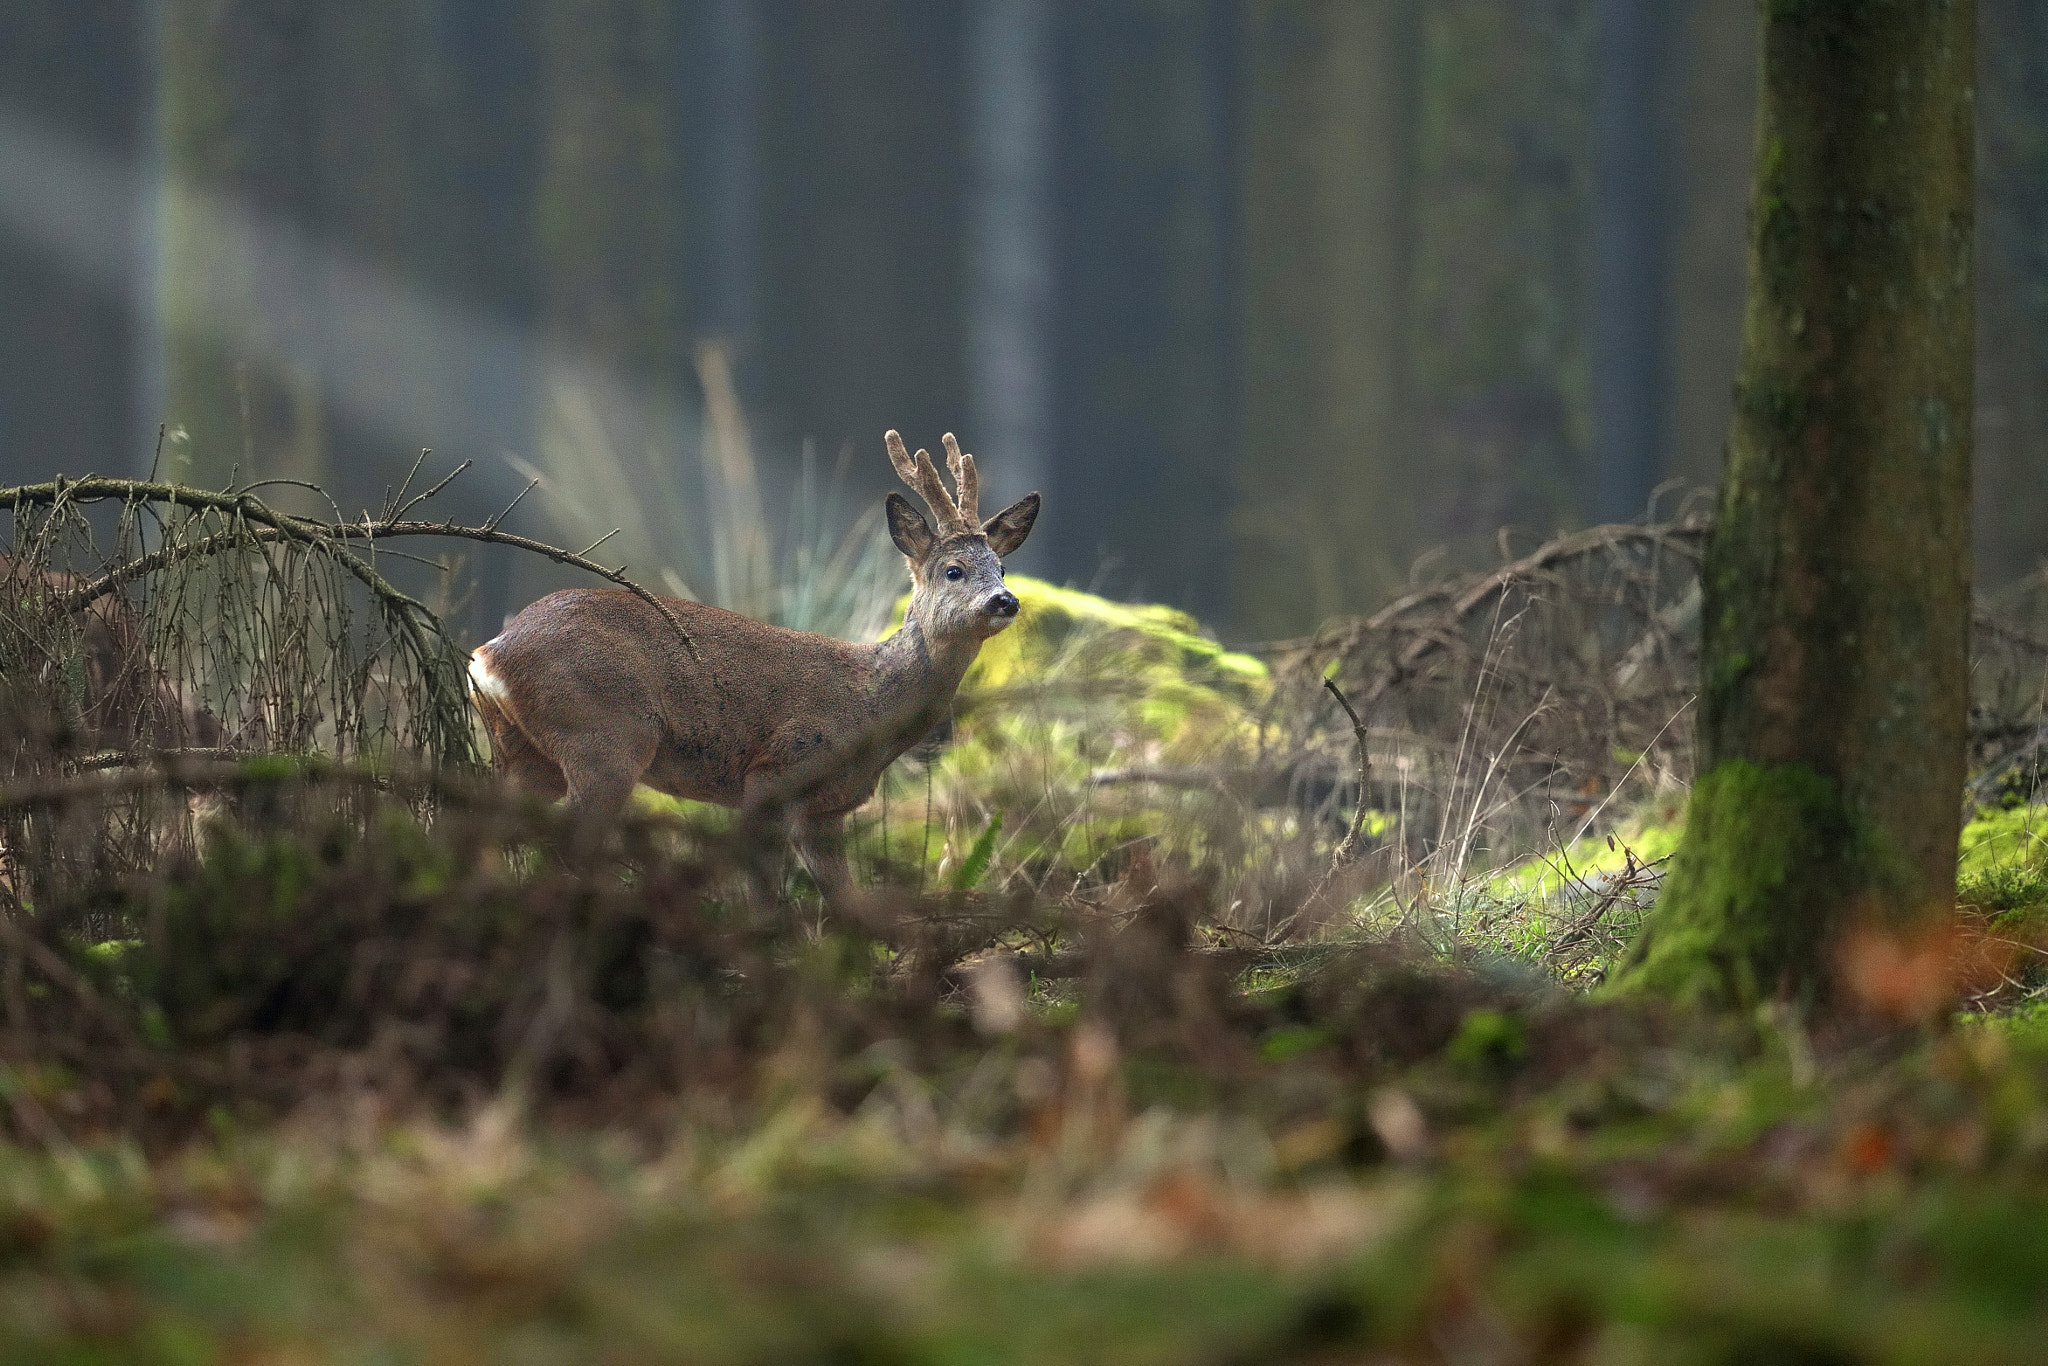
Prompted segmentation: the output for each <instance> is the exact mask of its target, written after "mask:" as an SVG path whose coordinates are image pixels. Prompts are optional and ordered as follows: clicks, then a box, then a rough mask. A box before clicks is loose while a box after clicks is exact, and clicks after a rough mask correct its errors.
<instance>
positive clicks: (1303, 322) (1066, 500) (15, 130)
mask: <svg viewBox="0 0 2048 1366" xmlns="http://www.w3.org/2000/svg"><path fill="white" fill-rule="evenodd" d="M1980 14H1981V23H1982V25H1983V29H1984V32H1983V35H1982V44H1981V50H1982V69H1981V71H1980V77H1979V91H1978V100H1977V107H1978V110H1979V121H1980V127H1979V142H1980V148H1981V155H1980V167H1979V170H1980V180H1979V184H1980V197H1979V223H1978V226H1979V239H1978V240H1979V250H1978V288H1979V295H1980V309H1979V330H1980V337H1979V343H1980V345H1979V370H1978V407H1977V452H1978V493H1977V498H1978V509H1979V511H1978V516H1977V526H1976V531H1977V545H1976V549H1977V561H1978V566H1979V574H1980V582H1981V585H1982V586H1984V587H1995V586H1997V585H1999V584H2002V583H2005V582H2009V581H2010V580H2012V579H2014V578H2016V577H2018V576H2021V575H2023V574H2026V573H2028V572H2029V571H2031V570H2033V569H2035V568H2036V567H2037V565H2038V564H2039V562H2040V560H2041V558H2042V555H2043V552H2044V549H2048V519H2044V518H2043V517H2042V516H2041V515H2040V511H2039V510H2040V509H2041V508H2042V507H2043V506H2044V505H2048V502H2044V496H2043V495H2044V494H2048V460H2044V458H2043V439H2044V437H2048V386H2044V383H2043V379H2044V369H2043V364H2044V361H2048V212H2044V210H2048V203H2044V201H2048V7H2044V6H2040V5H2037V4H2034V3H2032V2H2031V0H1982V3H1981V5H1980ZM1756 36H1757V35H1756V21H1755V14H1754V6H1753V5H1752V4H1751V3H1750V0H1672V3H1669V4H1647V3H1638V2H1637V0H1179V2H1177V3H1169V2H1168V0H1092V2H1091V3H1086V4H1082V3H1061V2H1059V0H955V2H954V3H941V0H697V2H696V3H656V2H655V0H508V2H505V3H497V2H494V0H409V2H406V0H357V2H356V3H350V4H345V5H333V4H328V5H322V4H314V3H310V0H300V2H299V3H286V2H285V0H146V2H130V3H116V2H115V0H63V2H62V3H60V2H59V0H14V2H13V3H11V4H7V5H5V6H0V483H18V482H27V481H31V480H40V479H44V478H47V477H49V476H50V475H51V474H53V473H55V472H59V471H62V472H65V473H69V474H82V473H85V472H88V471H92V472H98V473H104V474H128V475H142V474H146V473H148V472H149V471H150V470H151V469H152V468H156V469H157V470H158V471H159V473H160V474H161V475H163V476H165V477H177V478H181V479H185V480H187V481H190V482H197V483H202V484H210V485H220V484H224V483H226V482H227V481H228V480H229V479H230V478H235V479H239V480H241V481H244V482H247V481H250V480H252V479H267V478H280V479H296V480H305V481H310V482H314V483H317V484H319V485H321V486H323V487H324V488H326V489H327V490H328V491H329V492H330V493H331V494H333V496H334V497H335V499H336V500H337V501H338V503H339V505H340V507H341V509H342V511H343V512H344V513H352V512H355V511H356V510H358V509H359V508H360V507H361V506H363V505H365V504H374V503H376V502H377V501H379V500H380V498H381V497H382V496H383V492H384V490H385V489H387V488H388V487H391V486H393V485H396V484H397V483H398V482H399V481H400V480H401V479H402V478H403V477H404V476H405V473H406V470H407V469H408V468H409V467H410V466H411V464H412V462H413V460H414V458H415V457H416V455H417V454H418V451H419V448H421V447H429V446H430V447H432V448H433V449H434V451H435V456H434V459H433V461H432V463H431V465H430V466H429V469H430V471H440V472H445V471H446V470H447V469H449V468H452V466H453V465H454V464H455V463H456V462H457V461H459V460H463V459H473V460H475V461H476V467H475V468H474V469H473V470H472V471H471V472H470V473H469V474H467V475H465V476H464V478H463V479H462V480H461V481H459V482H458V483H457V485H456V486H455V487H454V489H453V490H451V492H450V493H449V494H448V495H447V496H446V497H445V498H444V499H443V500H442V512H443V513H444V514H445V513H453V514H454V515H458V516H462V517H467V518H470V519H481V518H483V517H485V516H487V515H489V514H490V513H492V512H494V511H496V510H497V509H498V508H499V507H501V506H502V505H504V504H505V503H506V502H508V501H509V500H510V499H511V497H512V496H513V495H515V494H517V493H518V492H519V490H520V489H521V488H522V487H524V486H525V484H526V483H527V482H528V480H529V479H530V478H532V477H535V476H538V477H540V478H542V479H543V480H544V481H545V483H544V486H543V488H542V489H541V490H540V491H537V492H536V493H535V494H534V495H532V496H531V497H530V498H529V499H528V500H527V501H526V502H525V503H523V504H522V505H521V507H520V509H519V510H518V512H516V513H515V514H514V516H513V520H512V521H511V522H508V523H507V525H508V527H509V528H511V529H516V530H523V531H527V532H529V533H530V534H537V535H543V536H548V537H550V538H553V539H557V540H560V541H563V542H567V543H569V548H571V549H578V548H580V547H581V546H582V545H583V544H585V543H587V542H588V540H590V539H591V537H590V536H587V535H583V534H582V533H583V532H584V531H585V530H586V529H587V528H588V527H590V526H599V527H600V528H601V529H604V530H609V529H610V528H611V527H614V526H617V527H621V528H622V531H621V534H620V536H619V537H617V538H615V539H613V540H611V541H609V542H607V543H606V545H605V547H604V549H603V551H602V554H603V555H605V556H607V557H609V562H613V563H617V562H620V561H623V562H625V563H627V564H628V565H630V566H632V567H633V572H634V573H635V575H636V577H642V578H644V579H645V580H646V581H647V582H649V583H650V584H653V585H655V586H660V583H661V582H663V581H664V580H663V578H662V577H661V576H660V575H659V574H658V573H657V572H656V571H657V570H658V569H660V568H662V567H664V566H673V567H674V569H675V572H674V574H672V575H670V576H669V578H668V581H669V582H671V583H673V582H674V581H676V578H677V576H697V577H701V574H702V573H703V572H707V571H704V570H702V569H701V566H703V565H705V564H709V563H711V558H710V557H707V556H705V555H704V554H703V553H701V551H698V550H693V549H692V547H702V546H706V545H709V544H710V543H711V542H712V541H713V540H714V539H716V538H717V537H718V536H719V535H720V534H729V532H730V528H729V527H726V528H722V527H721V526H720V524H719V523H720V518H721V516H722V515H723V514H722V513H720V512H719V511H716V510H718V509H727V510H729V509H730V508H732V507H733V506H734V505H735V502H734V500H735V498H739V499H740V500H741V501H744V500H745V499H749V498H752V499H756V500H758V501H759V502H760V503H761V504H762V505H763V506H764V507H765V508H766V510H767V511H766V515H767V517H768V519H769V520H770V521H771V522H775V521H779V520H780V519H781V518H783V517H784V516H785V515H787V514H788V512H789V509H790V504H791V503H792V501H794V500H797V499H799V498H802V499H804V500H806V502H807V505H810V506H808V515H813V516H820V515H829V516H831V517H835V518H838V519H839V520H840V521H841V522H842V523H849V524H850V523H851V521H852V519H853V517H854V516H855V515H856V514H857V513H859V512H861V511H863V510H865V509H867V508H869V507H871V506H872V505H873V504H874V503H875V502H876V501H877V500H878V499H879V496H880V494H881V493H882V492H883V491H884V490H885V489H887V488H889V487H892V486H893V483H894V481H893V476H892V475H891V474H890V472H889V469H888V464H887V461H886V459H885V457H884V455H883V453H882V447H881V433H882V431H883V430H884V429H885V428H887V427H897V428H899V429H901V430H902V431H903V432H904V434H905V436H906V437H907V438H908V439H909V440H910V441H911V443H912V444H913V446H915V445H927V446H932V447H933V448H936V446H937V442H938V437H939V434H940V433H941V432H942V431H946V430H953V431H957V432H959V433H960V434H961V437H962V440H963V444H964V445H965V446H966V448H967V449H969V450H971V451H974V452H976V453H977V455H978V456H979V457H980V458H981V460H982V462H983V466H984V470H985V478H986V480H987V481H988V482H989V483H990V484H991V485H992V486H993V489H992V493H991V494H990V495H988V496H985V497H984V499H983V503H984V507H985V508H988V509H993V508H995V507H998V506H1000V505H1001V504H1002V503H1003V502H1006V501H1008V500H1009V499H1010V498H1013V497H1015V496H1017V495H1019V494H1021V493H1023V492H1024V491H1026V490H1027V489H1030V488H1037V489H1040V490H1042V491H1043V492H1044V494H1045V496H1046V500H1047V501H1046V513H1045V516H1044V517H1043V518H1042V519H1041V521H1040V524H1039V528H1038V530H1037V532H1036V534H1035V535H1034V536H1033V538H1032V541H1031V543H1030V545H1029V546H1027V547H1026V548H1025V550H1024V551H1023V552H1022V553H1021V554H1020V555H1019V556H1018V557H1017V559H1016V561H1015V563H1016V565H1017V566H1018V567H1019V568H1022V569H1026V570H1028V571H1030V572H1033V573H1038V574H1042V575H1045V576H1048V577H1051V578H1054V579H1056V580H1061V581H1068V582H1073V583H1077V584H1080V585H1083V586H1090V587H1095V588H1098V589H1101V590H1104V591H1108V592H1110V593H1113V594H1116V595H1119V596H1129V597H1143V598H1148V599H1154V600H1160V601H1166V602H1171V603H1174V604H1176V605H1179V606H1182V607H1186V608H1189V609H1192V610H1193V611H1195V612H1197V613H1198V614H1200V615H1201V616H1202V617H1203V618H1204V620H1206V621H1208V622H1210V623H1212V624H1213V625H1214V626H1215V628H1216V629H1218V630H1219V631H1221V632H1222V633H1224V634H1225V635H1227V636H1230V637H1232V638H1237V639H1245V638H1252V637H1262V638H1270V637H1275V636H1282V635H1288V634H1294V633H1300V632H1305V631H1308V630H1311V629H1313V628H1314V626H1315V625H1316V624H1317V622H1318V621H1320V620H1321V619H1323V618H1325V617H1327V616H1329V615H1331V614H1335V613H1340V612H1358V611H1366V610H1370V609H1372V608H1373V607H1375V606H1377V605H1378V604H1380V603H1381V602H1382V601H1383V600H1384V599H1385V598H1386V597H1387V596H1388V595H1390V594H1391V593H1394V592H1396V591H1398V590H1399V589H1400V588H1402V587H1403V586H1405V585H1406V584H1408V583H1409V582H1410V581H1411V578H1412V577H1413V576H1415V575H1418V574H1420V575H1427V574H1430V573H1432V572H1436V571H1438V570H1441V569H1443V568H1446V567H1451V566H1455V565H1467V564H1472V563H1478V562H1484V561H1485V560H1487V559H1490V558H1492V557H1495V556H1497V555H1498V554H1499V553H1500V548H1499V546H1500V542H1499V534H1500V532H1501V529H1502V528H1504V527H1505V528H1509V529H1510V531H1509V532H1508V543H1509V544H1510V545H1513V546H1520V547H1526V546H1527V545H1528V544H1529V543H1531V542H1532V541H1533V540H1535V539H1538V538H1540V537H1543V536H1547V535H1549V534H1552V533H1554V532H1556V531H1558V530H1561V529H1565V528H1569V527H1573V526H1581V525H1586V524H1589V523H1593V522H1598V521H1605V520H1626V519H1629V518H1639V517H1642V516H1644V515H1645V514H1646V511H1648V510H1649V509H1650V508H1651V505H1652V499H1653V495H1656V496H1657V498H1658V501H1657V502H1656V504H1655V507H1656V509H1657V511H1658V513H1660V514H1668V513H1669V512H1670V511H1672V510H1673V509H1675V507H1676V506H1677V505H1678V501H1679V500H1680V498H1681V497H1682V496H1683V494H1684V490H1686V489H1688V488H1691V489H1697V488H1704V487H1710V486H1711V485H1712V483H1713V481H1714V480H1715V478H1716V477H1717V473H1718V466H1719V460H1720V451H1721V446H1722V443H1723V440H1724V438H1725V435H1726V431H1727V427H1728V408H1729V392H1730V386H1731V383H1732V380H1733V373H1734V366H1735V358H1736V350H1737V345H1738V340H1739V329H1740V323H1741V311H1742V293H1743V272H1744V253H1745V244H1744V220H1745V212H1746V203H1747V198H1748V189H1749V171H1750V159H1751V145H1750V144H1751V120H1752V103H1753V96H1754V72H1755V67H1756ZM721 405H722V406H721ZM707 408H709V409H712V410H720V411H723V412H724V413H725V415H726V419H727V421H726V425H724V426H723V427H717V428H716V430H717V432H722V433H724V434H725V436H726V437H728V438H729V437H730V436H731V435H732V433H733V431H734V430H735V428H734V426H733V425H732V417H733V412H734V410H735V409H736V410H737V412H738V413H739V414H743V416H744V421H745V424H746V429H747V434H749V435H750V438H751V442H750V444H751V449H752V451H753V454H754V456H755V458H756V461H755V464H754V465H752V466H749V467H746V468H741V467H740V466H738V465H735V463H734V462H733V461H732V460H731V459H721V457H720V454H719V451H717V450H713V449H709V448H708V447H707V442H710V443H711V444H712V445H716V444H717V437H716V435H715V434H714V435H713V436H707V422H706V417H707ZM160 424H162V425H164V427H165V428H166V430H167V431H168V433H169V439H168V440H167V441H166V442H165V443H164V444H163V447H162V449H161V450H159V448H158V439H157V434H158V429H159V425H160ZM714 426H715V424H714ZM728 454H729V452H728ZM807 469H808V472H809V473H808V475H807V474H806V470H807ZM835 476H836V481H837V482H836V484H835ZM806 478H808V479H809V483H808V484H806V483H805V482H804V481H805V480H806ZM749 480H752V481H753V482H752V483H751V484H749V485H748V486H747V487H745V488H738V487H736V485H737V484H743V483H746V482H747V481H749ZM714 486H715V487H714ZM805 488H808V489H809V493H808V494H802V493H800V490H802V489H805ZM833 489H836V492H834V493H832V494H831V496H829V497H828V496H827V491H828V490H833ZM1660 490H1662V492H1661V494H1660V493H1659V491H1660ZM265 496H267V497H275V498H276V499H277V500H278V501H280V502H285V503H290V502H291V501H292V500H293V499H294V498H299V497H310V495H308V494H305V493H303V491H298V490H294V489H293V488H292V487H291V486H289V485H280V486H276V487H275V488H274V489H273V490H269V491H266V493H265ZM821 506H822V507H825V508H826V511H825V512H824V513H820V512H819V507H821ZM306 510H317V509H314V508H307V509H306ZM871 534H872V535H873V536H876V537H879V536H880V534H881V533H880V532H879V530H873V531H872V532H871ZM1440 547H1441V548H1442V549H1443V553H1442V554H1441V555H1438V554H1436V552H1437V551H1438V548H1440ZM693 565H695V566H699V567H700V568H696V569H693V568H691V567H690V566H693ZM573 581H576V580H575V577H574V576H573V574H570V573H568V572H567V571H558V570H555V569H554V568H552V567H551V566H546V565H539V564H535V563H533V562H531V559H530V557H526V558H514V557H512V556H509V555H508V556H507V557H505V558H503V559H498V558H494V552H482V553H480V554H479V555H478V556H476V557H475V558H474V559H472V560H471V561H470V562H469V563H467V564H466V565H465V567H464V574H463V576H462V586H461V588H460V590H459V591H458V592H457V593H456V594H455V596H454V597H453V598H451V599H449V601H448V602H447V603H446V604H444V605H448V606H451V607H452V608H453V610H454V615H455V621H456V624H457V625H458V627H459V628H460V629H461V630H462V631H463V632H465V633H467V634H468V635H470V636H471V637H472V638H479V637H481V636H485V635H488V634H490V633H491V632H492V631H493V630H495V629H496V625H497V623H498V621H499V620H500V619H501V618H502V617H503V615H504V614H505V613H506V612H509V611H512V610H516V609H517V608H518V607H520V606H522V605H524V603H525V602H526V601H528V600H530V599H531V598H532V597H534V596H536V595H538V594H539V593H540V592H543V591H545V590H546V589H548V588H550V587H554V586H559V585H560V584H562V583H567V582H573ZM689 586H690V587H691V588H692V589H693V590H701V589H703V588H704V587H705V586H706V585H704V584H703V583H701V582H698V581H696V578H695V577H693V579H692V582H691V583H690V585H689Z"/></svg>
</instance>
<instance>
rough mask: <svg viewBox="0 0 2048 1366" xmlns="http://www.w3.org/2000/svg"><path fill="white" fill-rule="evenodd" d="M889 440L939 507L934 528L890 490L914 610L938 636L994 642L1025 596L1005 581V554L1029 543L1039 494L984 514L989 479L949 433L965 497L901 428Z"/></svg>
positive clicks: (901, 464) (911, 478)
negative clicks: (908, 445)
mask: <svg viewBox="0 0 2048 1366" xmlns="http://www.w3.org/2000/svg"><path fill="white" fill-rule="evenodd" d="M882 440H883V441H884V443H886V444H887V446H888V447H889V462H890V463H891V464H893V465H894V466H895V467H896V473H897V475H898V476H899V477H900V478H901V479H902V480H903V482H904V483H906V484H908V485H910V487H911V488H913V489H915V490H917V493H918V496H919V497H921V498H923V499H924V501H925V505H926V506H927V507H929V508H930V509H931V510H932V516H933V518H934V519H936V520H937V522H938V526H937V527H936V528H934V527H933V526H932V524H931V523H930V522H927V521H926V520H925V519H924V516H923V514H921V513H920V512H918V510H917V509H916V508H914V507H912V506H911V505H910V500H909V499H908V498H905V497H904V496H903V495H902V494H900V493H892V494H890V495H889V506H888V511H889V538H890V539H891V540H893V541H895V542H896V548H897V549H898V550H900V551H902V552H903V557H904V558H905V559H906V560H908V561H909V562H910V616H911V618H912V619H913V620H915V621H916V622H917V623H918V625H919V626H921V627H922V628H923V629H924V631H925V632H926V633H927V634H928V635H930V636H933V637H948V638H954V639H958V638H962V637H965V638H967V639H970V640H974V641H977V642H978V641H981V640H986V639H987V638H988V637H990V636H992V635H994V634H996V632H998V631H1000V630H1002V629H1003V628H1004V627H1006V626H1008V625H1009V624H1010V623H1011V622H1012V621H1014V620H1016V617H1017V598H1016V595H1015V594H1013V593H1011V592H1010V590H1009V589H1008V588H1006V587H1004V586H1003V557H1004V556H1005V555H1008V554H1010V553H1011V552H1012V551H1014V550H1015V549H1016V548H1017V547H1018V546H1020V545H1023V544H1024V538H1025V537H1026V536H1029V535H1030V534H1031V524H1032V523H1033V522H1035V521H1037V520H1038V495H1037V494H1035V493H1027V494H1025V495H1024V496H1023V497H1022V498H1019V499H1018V500H1017V501H1016V502H1014V503H1012V504H1010V506H1008V507H1006V508H1004V509H1003V510H1002V511H1001V512H998V513H997V514H996V515H995V516H993V517H991V518H989V519H988V520H987V521H986V522H983V521H981V520H980V518H981V513H980V510H979V508H978V507H977V503H978V501H979V499H980V493H981V484H980V479H979V477H978V476H977V475H976V474H975V471H974V457H973V456H971V455H967V454H964V453H963V452H962V451H961V449H960V443H959V442H957V441H955V440H954V439H953V434H952V433H951V432H947V433H946V435H945V437H944V438H943V440H944V442H945V446H946V466H947V468H948V469H950V470H952V472H953V483H954V486H955V487H956V488H957V490H958V496H957V497H956V496H955V495H953V494H949V493H947V492H946V486H945V484H944V483H943V482H942V481H941V480H940V479H939V471H938V468H937V467H936V466H934V465H933V464H932V458H931V455H930V454H929V453H928V452H925V451H922V450H920V451H919V452H918V453H917V454H916V455H914V456H913V455H911V454H910V452H909V451H907V450H905V449H904V447H903V438H902V437H900V436H898V435H897V434H896V433H895V432H893V431H892V432H889V433H887V434H886V435H885V436H884V437H883V438H882Z"/></svg>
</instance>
